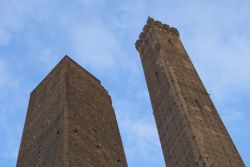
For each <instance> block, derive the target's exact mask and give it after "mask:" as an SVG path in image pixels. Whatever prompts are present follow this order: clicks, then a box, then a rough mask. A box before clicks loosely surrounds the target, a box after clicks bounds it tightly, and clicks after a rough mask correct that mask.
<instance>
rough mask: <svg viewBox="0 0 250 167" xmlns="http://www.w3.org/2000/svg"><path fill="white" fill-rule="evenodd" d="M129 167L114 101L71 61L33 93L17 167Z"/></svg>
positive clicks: (50, 75)
mask: <svg viewBox="0 0 250 167" xmlns="http://www.w3.org/2000/svg"><path fill="white" fill-rule="evenodd" d="M83 166H86V167H127V162H126V157H125V154H124V149H123V146H122V141H121V137H120V134H119V129H118V125H117V122H116V117H115V113H114V110H113V107H112V101H111V97H110V96H109V95H108V92H107V91H106V90H105V89H104V88H103V87H102V85H101V83H100V81H99V80H97V79H96V78H95V77H94V76H92V75H91V74H90V73H88V72H87V71H86V70H84V69H83V68H82V67H80V66H79V65H78V64H77V63H75V62H74V61H73V60H71V59H70V58H69V57H68V56H65V57H64V58H63V59H62V60H61V62H60V63H59V64H58V65H57V66H56V67H55V68H54V69H53V70H52V71H51V72H50V74H49V75H48V76H47V77H46V78H45V79H44V80H43V81H42V82H41V83H40V84H39V85H38V87H37V88H35V89H34V91H33V92H32V93H31V96H30V102H29V108H28V112H27V116H26V121H25V127H24V131H23V136H22V141H21V145H20V150H19V156H18V160H17V167H83Z"/></svg>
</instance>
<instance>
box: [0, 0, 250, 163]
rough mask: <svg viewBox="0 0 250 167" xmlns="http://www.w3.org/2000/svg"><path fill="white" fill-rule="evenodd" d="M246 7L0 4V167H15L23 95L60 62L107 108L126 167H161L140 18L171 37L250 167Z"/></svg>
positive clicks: (83, 1)
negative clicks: (86, 79)
mask: <svg viewBox="0 0 250 167" xmlns="http://www.w3.org/2000/svg"><path fill="white" fill-rule="evenodd" d="M249 9H250V1H249V0H237V1H236V0H235V1H233V0H221V1H217V0H210V1H205V0H204V1H202V0H190V1H186V0H169V1H166V0H161V1H158V0H148V1H146V0H136V1H133V0H105V1H104V0H73V1H66V0H60V1H59V0H37V1H34V0H0V106H1V108H0V167H14V166H15V164H16V159H17V153H18V148H19V143H20V139H21V134H22V129H23V125H24V120H25V115H26V111H27V105H28V99H29V93H30V92H31V91H32V90H33V89H34V88H35V86H36V85H37V84H38V83H39V82H40V81H41V80H42V79H43V78H44V77H45V76H46V74H47V73H48V72H49V71H50V70H51V69H52V68H53V67H54V66H55V65H56V64H57V63H58V61H59V60H60V59H61V58H62V57H63V56H64V55H65V54H67V55H69V56H71V57H72V58H73V59H74V60H76V61H77V62H78V63H79V64H80V65H82V66H83V67H84V68H85V69H87V70H88V71H90V72H91V73H92V74H94V75H95V76H96V77H97V78H99V79H100V80H101V82H102V84H103V85H104V87H105V88H106V89H107V90H108V91H109V93H110V95H111V96H112V99H113V105H114V108H115V111H116V115H117V117H118V123H119V127H120V133H121V135H122V139H123V144H124V147H125V152H126V156H127V160H128V164H129V166H130V167H153V166H157V167H164V166H165V164H164V160H163V155H162V151H161V148H160V143H159V138H158V134H157V130H156V127H155V122H154V118H153V115H152V108H151V105H150V101H149V96H148V91H147V87H146V82H145V79H144V74H143V71H142V66H141V62H140V59H139V54H138V53H137V51H136V49H135V47H134V43H135V41H136V39H137V38H138V35H139V33H140V32H141V30H142V27H143V25H144V24H145V22H146V19H147V17H148V16H152V17H153V18H155V19H159V20H161V21H162V22H164V23H167V24H170V25H171V26H174V27H176V28H177V29H178V30H179V31H180V34H181V39H182V41H183V44H184V46H185V48H186V50H187V52H188V53H189V56H190V57H191V59H192V61H193V63H194V65H195V67H196V68H197V71H198V73H199V74H200V77H201V78H202V80H203V82H204V84H205V86H206V88H207V90H208V92H209V93H210V94H211V97H212V99H213V101H214V103H215V105H216V107H217V109H218V112H219V113H220V115H221V117H222V120H223V122H224V123H225V126H226V127H227V129H228V131H229V133H230V135H231V137H232V139H233V141H234V142H235V145H236V147H237V148H238V150H239V152H240V154H241V156H242V158H243V160H244V161H245V163H246V166H250V156H249V155H250V151H249V150H250V142H249V141H250V131H249V128H250V122H249V118H250V113H249V108H250V103H249V102H250V84H249V83H250V75H249V72H250V55H249V51H250V20H249V16H250V10H249Z"/></svg>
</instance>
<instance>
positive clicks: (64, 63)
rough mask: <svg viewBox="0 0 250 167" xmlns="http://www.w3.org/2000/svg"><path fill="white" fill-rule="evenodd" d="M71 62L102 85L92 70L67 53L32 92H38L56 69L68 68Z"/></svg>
mask: <svg viewBox="0 0 250 167" xmlns="http://www.w3.org/2000/svg"><path fill="white" fill-rule="evenodd" d="M68 64H71V65H73V66H75V67H76V68H77V69H78V70H80V71H83V72H84V73H85V74H87V75H88V76H89V77H90V78H92V79H93V80H94V81H96V82H97V83H98V84H100V85H101V82H100V80H99V79H97V78H96V77H95V76H94V75H92V74H91V73H90V72H88V71H87V70H86V69H84V68H83V67H82V66H80V65H79V64H78V63H77V62H75V61H74V60H73V59H72V58H70V57H69V56H68V55H65V56H64V57H63V58H62V59H61V60H60V62H59V63H58V64H57V65H56V66H55V67H54V68H53V69H52V70H51V71H50V72H49V74H47V76H46V77H45V78H44V79H43V80H42V81H41V82H40V83H39V84H38V85H37V87H36V88H35V89H34V90H33V91H32V92H31V94H32V93H34V92H36V91H37V90H38V89H39V88H40V87H42V85H44V83H45V82H46V81H48V80H50V79H51V78H52V77H53V73H55V71H59V70H66V69H67V65H68Z"/></svg>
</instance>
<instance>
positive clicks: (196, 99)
mask: <svg viewBox="0 0 250 167" xmlns="http://www.w3.org/2000/svg"><path fill="white" fill-rule="evenodd" d="M136 48H137V50H138V51H139V53H140V57H141V61H142V65H143V69H144V74H145V77H146V81H147V86H148V89H149V94H150V99H151V103H152V106H153V111H154V117H155V120H156V124H157V128H158V132H159V137H160V141H161V145H162V150H163V153H164V158H165V161H166V164H167V166H168V167H175V166H180V167H195V166H199V167H208V166H209V167H210V166H213V167H243V166H245V165H244V163H243V161H242V159H241V157H240V155H239V153H238V151H237V149H236V148H235V146H234V144H233V141H232V140H231V138H230V136H229V134H228V132H227V130H226V129H225V127H224V125H223V122H222V121H221V119H220V116H219V115H218V113H217V111H216V109H215V107H214V105H213V103H212V101H211V99H210V97H209V95H208V93H207V91H206V89H205V88H204V86H203V84H202V82H201V80H200V78H199V76H198V74H197V72H196V70H195V68H194V66H193V65H192V62H191V60H190V59H189V57H188V55H187V53H186V51H185V49H184V47H183V45H182V43H181V41H180V38H179V33H178V31H177V30H176V29H175V28H171V27H169V26H168V25H166V24H162V23H161V22H159V21H154V20H153V19H152V18H148V21H147V24H146V25H145V26H144V28H143V32H142V33H141V34H140V37H139V40H138V41H137V42H136Z"/></svg>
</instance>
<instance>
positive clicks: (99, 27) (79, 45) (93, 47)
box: [69, 23, 121, 70]
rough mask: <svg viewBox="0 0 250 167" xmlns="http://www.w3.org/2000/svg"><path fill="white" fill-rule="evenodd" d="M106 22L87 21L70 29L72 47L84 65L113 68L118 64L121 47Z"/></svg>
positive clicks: (96, 67)
mask: <svg viewBox="0 0 250 167" xmlns="http://www.w3.org/2000/svg"><path fill="white" fill-rule="evenodd" d="M105 26H106V25H105V24H104V25H103V24H100V23H86V24H82V25H81V24H80V25H75V27H73V28H71V29H70V30H69V32H70V36H69V38H70V39H69V40H70V43H71V47H72V48H73V50H75V52H76V53H75V54H76V55H77V56H76V57H77V58H78V59H79V60H80V62H81V64H83V65H84V66H90V67H94V68H95V69H96V70H98V69H112V68H114V66H117V65H118V64H117V63H118V62H117V61H118V60H117V59H118V57H119V56H120V55H121V52H120V50H121V48H120V46H119V42H118V40H117V39H116V36H115V35H114V33H113V32H111V31H110V30H108V29H107V28H106V27H105ZM118 66H119V65H118Z"/></svg>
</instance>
